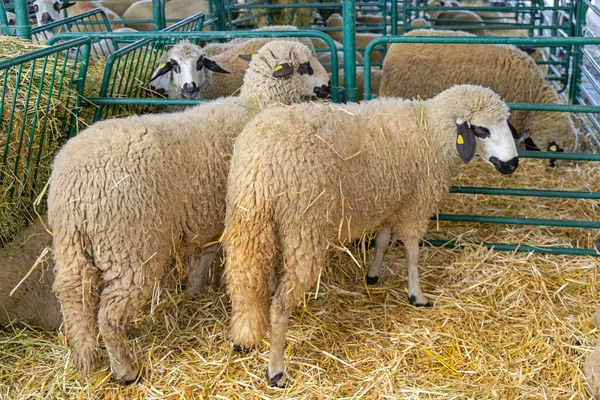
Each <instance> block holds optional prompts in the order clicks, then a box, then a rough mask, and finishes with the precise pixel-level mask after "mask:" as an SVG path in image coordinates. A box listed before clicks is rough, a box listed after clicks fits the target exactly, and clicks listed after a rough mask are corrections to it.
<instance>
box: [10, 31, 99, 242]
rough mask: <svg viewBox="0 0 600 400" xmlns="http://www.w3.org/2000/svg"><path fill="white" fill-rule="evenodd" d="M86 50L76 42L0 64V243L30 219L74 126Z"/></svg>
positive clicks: (81, 40)
mask: <svg viewBox="0 0 600 400" xmlns="http://www.w3.org/2000/svg"><path fill="white" fill-rule="evenodd" d="M72 49H74V51H75V54H74V59H70V58H69V57H68V55H69V54H72V51H71V50H72ZM89 51H90V41H89V39H87V38H79V39H75V40H71V41H68V42H64V43H61V44H58V45H55V46H52V47H47V48H45V49H41V50H36V51H33V52H30V53H26V54H23V55H19V56H16V57H13V58H10V59H7V60H4V61H0V109H1V110H2V118H1V119H0V132H2V134H3V135H2V137H0V157H1V164H0V215H1V218H0V244H5V243H6V241H7V240H9V239H10V238H11V235H12V234H14V233H15V232H16V231H18V229H20V228H22V226H19V223H23V224H24V223H25V222H26V219H28V218H29V219H30V218H31V214H32V204H33V201H34V199H35V198H36V197H37V196H38V195H39V193H40V191H41V190H42V188H43V187H44V184H45V182H46V181H47V179H48V176H49V173H50V165H51V162H52V159H53V155H54V152H55V151H56V149H57V148H58V146H59V145H60V143H61V142H62V140H63V139H64V138H66V137H67V136H68V135H69V133H70V132H73V131H74V130H75V129H76V127H77V122H78V113H79V111H80V108H81V107H80V106H81V100H82V96H83V88H84V81H85V77H86V68H87V60H88V57H89ZM7 216H12V218H11V217H7ZM15 224H16V225H15Z"/></svg>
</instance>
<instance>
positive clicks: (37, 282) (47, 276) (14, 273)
mask: <svg viewBox="0 0 600 400" xmlns="http://www.w3.org/2000/svg"><path fill="white" fill-rule="evenodd" d="M44 223H45V222H44ZM44 223H42V222H41V221H37V222H35V223H34V224H33V225H31V226H30V227H29V228H27V229H25V230H24V231H23V232H21V233H20V234H19V236H18V237H17V238H16V239H15V240H14V241H13V242H12V243H10V244H8V245H7V246H6V247H5V248H3V249H0V307H1V309H0V325H7V324H9V323H14V324H16V325H21V324H22V323H25V324H27V325H32V326H39V327H42V328H45V329H57V328H58V327H59V326H60V324H61V323H62V316H61V314H60V305H59V303H58V299H57V298H56V296H55V295H54V293H53V292H52V282H54V273H53V271H52V267H53V266H54V261H53V260H52V253H51V252H50V251H48V250H50V248H51V247H52V236H51V235H50V234H49V233H48V232H47V231H46V230H45V229H44ZM36 262H37V263H38V264H37V266H36V267H35V269H34V270H33V271H32V272H31V274H30V275H29V276H27V274H28V273H29V271H30V270H31V268H32V267H33V266H34V265H35V264H36ZM21 281H23V282H21ZM19 283H20V284H19ZM17 286H18V287H17ZM15 288H16V290H15ZM13 290H14V292H13ZM11 292H13V293H12V295H11Z"/></svg>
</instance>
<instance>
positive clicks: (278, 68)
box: [275, 65, 283, 72]
mask: <svg viewBox="0 0 600 400" xmlns="http://www.w3.org/2000/svg"><path fill="white" fill-rule="evenodd" d="M282 68H283V66H282V65H278V66H276V67H275V72H277V71H279V70H280V69H282Z"/></svg>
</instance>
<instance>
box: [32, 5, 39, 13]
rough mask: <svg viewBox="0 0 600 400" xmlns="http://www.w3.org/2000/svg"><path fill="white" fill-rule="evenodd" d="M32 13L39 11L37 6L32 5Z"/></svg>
mask: <svg viewBox="0 0 600 400" xmlns="http://www.w3.org/2000/svg"><path fill="white" fill-rule="evenodd" d="M33 11H34V12H38V11H40V7H38V5H37V4H34V6H33Z"/></svg>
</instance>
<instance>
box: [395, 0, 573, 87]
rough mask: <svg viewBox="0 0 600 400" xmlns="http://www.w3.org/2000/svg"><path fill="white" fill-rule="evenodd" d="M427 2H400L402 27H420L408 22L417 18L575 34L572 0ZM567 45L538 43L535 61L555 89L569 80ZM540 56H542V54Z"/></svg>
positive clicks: (448, 25) (438, 25)
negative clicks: (469, 15) (459, 16)
mask: <svg viewBox="0 0 600 400" xmlns="http://www.w3.org/2000/svg"><path fill="white" fill-rule="evenodd" d="M461 4H464V6H462V5H461V6H460V7H455V6H454V7H453V6H439V5H438V6H428V5H427V1H426V0H406V1H404V3H403V26H404V31H405V32H409V31H411V30H414V29H419V28H422V27H418V26H416V27H415V26H411V24H412V23H413V22H414V21H415V19H417V18H422V19H425V20H427V21H429V22H430V23H431V24H432V26H431V27H427V28H428V29H439V30H463V31H467V32H472V33H477V34H485V35H493V36H529V37H572V36H578V35H577V32H578V31H577V26H576V21H577V20H576V15H575V13H576V4H577V3H576V2H575V1H574V0H566V1H558V0H552V4H551V5H549V4H547V3H546V2H544V0H534V1H527V2H526V1H522V0H517V1H515V2H511V3H508V2H507V3H503V5H492V4H493V3H490V5H489V6H482V5H469V2H466V1H463V2H462V3H461ZM460 11H467V12H475V13H477V14H478V15H483V16H485V17H486V18H482V21H472V20H467V21H463V20H460V21H459V20H456V19H452V18H450V15H445V18H441V17H440V16H442V17H444V14H439V15H437V17H436V18H433V17H432V16H436V14H438V13H440V12H450V13H453V12H460ZM572 52H573V49H572V47H570V46H565V47H561V46H553V47H538V52H537V53H536V54H537V55H538V57H536V58H537V59H536V62H537V63H538V64H539V65H541V66H545V67H546V69H547V72H548V79H549V80H551V81H553V82H555V84H556V86H557V88H558V90H559V92H562V91H564V90H566V87H567V84H568V80H569V74H570V73H569V68H570V59H571V55H572V54H573V53H572ZM542 56H543V58H542Z"/></svg>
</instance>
